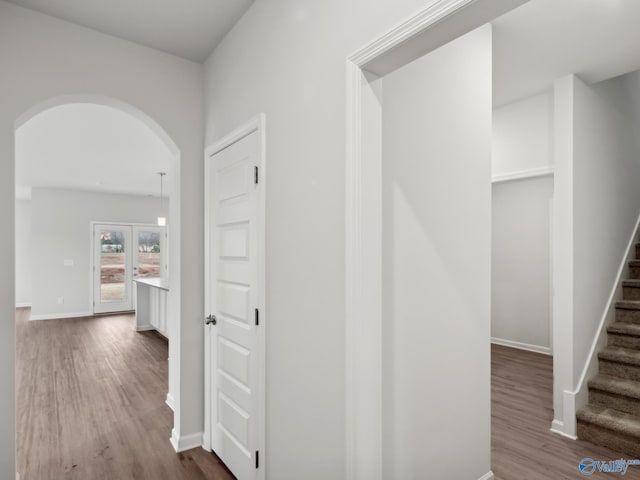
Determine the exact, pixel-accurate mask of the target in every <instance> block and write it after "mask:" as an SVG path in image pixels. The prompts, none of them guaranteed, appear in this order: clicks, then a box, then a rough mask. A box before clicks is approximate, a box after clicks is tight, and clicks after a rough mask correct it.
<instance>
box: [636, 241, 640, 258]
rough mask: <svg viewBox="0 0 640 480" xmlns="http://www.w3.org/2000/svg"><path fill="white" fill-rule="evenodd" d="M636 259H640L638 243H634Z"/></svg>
mask: <svg viewBox="0 0 640 480" xmlns="http://www.w3.org/2000/svg"><path fill="white" fill-rule="evenodd" d="M636 258H640V243H636Z"/></svg>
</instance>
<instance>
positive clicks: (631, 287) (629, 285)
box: [622, 279, 640, 300]
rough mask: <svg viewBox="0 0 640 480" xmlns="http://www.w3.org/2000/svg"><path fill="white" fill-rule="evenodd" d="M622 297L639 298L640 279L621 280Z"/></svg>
mask: <svg viewBox="0 0 640 480" xmlns="http://www.w3.org/2000/svg"><path fill="white" fill-rule="evenodd" d="M622 297H623V298H624V299H625V300H640V279H634V280H623V281H622Z"/></svg>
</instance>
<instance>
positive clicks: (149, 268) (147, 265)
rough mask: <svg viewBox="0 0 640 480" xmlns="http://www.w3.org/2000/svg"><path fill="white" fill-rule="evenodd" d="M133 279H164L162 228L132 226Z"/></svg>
mask: <svg viewBox="0 0 640 480" xmlns="http://www.w3.org/2000/svg"><path fill="white" fill-rule="evenodd" d="M133 239H134V249H135V253H134V258H133V277H134V278H166V276H167V275H166V262H165V255H166V252H165V229H164V227H151V226H134V227H133Z"/></svg>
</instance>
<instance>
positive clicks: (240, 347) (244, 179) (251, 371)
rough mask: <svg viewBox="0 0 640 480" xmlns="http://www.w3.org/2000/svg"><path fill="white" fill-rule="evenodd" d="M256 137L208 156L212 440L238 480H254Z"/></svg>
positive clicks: (256, 251)
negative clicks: (212, 320)
mask: <svg viewBox="0 0 640 480" xmlns="http://www.w3.org/2000/svg"><path fill="white" fill-rule="evenodd" d="M258 155H259V135H258V133H257V132H254V133H252V134H250V135H249V136H247V137H245V138H243V139H242V140H239V141H238V142H236V143H234V144H233V145H231V146H229V147H227V148H226V149H224V150H222V151H221V152H218V153H217V154H215V155H213V156H212V157H210V158H209V160H208V161H209V162H211V163H210V168H209V172H210V176H209V179H208V182H209V186H210V187H209V188H210V192H211V194H210V197H209V198H210V205H209V212H210V218H209V228H210V233H209V238H210V242H211V243H210V245H208V246H207V248H208V249H209V252H210V255H209V259H210V265H209V271H210V278H209V286H210V287H209V288H210V291H209V292H207V295H208V296H209V304H210V305H211V306H212V312H211V313H213V314H215V315H216V317H217V324H216V325H215V326H213V325H212V326H210V327H208V328H209V332H210V333H209V334H210V336H211V337H210V345H211V375H212V378H211V399H212V401H211V410H212V411H211V412H210V415H211V436H212V438H211V443H212V448H213V450H214V451H215V453H216V454H217V455H218V456H219V457H220V458H221V459H222V461H223V462H224V463H225V464H226V465H227V467H228V468H229V469H230V470H231V472H233V474H234V475H235V476H236V477H237V478H238V480H247V479H255V478H257V476H256V475H257V474H256V472H257V470H256V459H255V455H256V451H257V449H258V439H259V432H258V425H259V423H258V418H257V416H258V413H259V412H260V405H259V403H258V402H259V398H260V397H259V395H258V393H259V392H258V390H259V380H260V377H259V368H258V367H259V365H258V362H257V357H258V355H257V351H258V343H257V328H258V327H256V325H255V320H254V317H255V313H254V310H255V309H256V308H257V306H258V291H259V288H260V285H259V275H258V268H259V266H258V260H259V259H258V248H257V247H258V239H257V233H258V230H257V228H258V226H257V219H258V196H257V189H258V186H257V185H256V184H255V183H254V167H255V166H256V165H258V160H259V158H258Z"/></svg>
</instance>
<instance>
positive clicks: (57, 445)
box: [16, 309, 640, 480]
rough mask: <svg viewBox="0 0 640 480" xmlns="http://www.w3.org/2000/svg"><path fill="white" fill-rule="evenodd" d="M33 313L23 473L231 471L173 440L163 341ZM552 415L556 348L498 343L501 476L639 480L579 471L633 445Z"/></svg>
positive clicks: (497, 460)
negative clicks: (564, 424)
mask: <svg viewBox="0 0 640 480" xmlns="http://www.w3.org/2000/svg"><path fill="white" fill-rule="evenodd" d="M28 318H29V310H28V309H18V310H17V333H16V338H17V342H16V346H17V372H16V382H17V383H16V385H17V429H18V471H19V472H20V475H21V479H22V480H128V479H136V480H138V479H140V480H200V479H209V480H232V479H233V476H232V475H231V474H230V473H229V472H228V470H226V468H225V467H224V465H223V464H222V463H221V462H220V461H219V460H218V458H217V457H216V456H215V455H213V454H211V453H207V452H205V451H204V450H202V449H201V448H196V449H193V450H190V451H188V452H184V453H181V454H176V453H175V452H174V451H173V449H172V447H171V445H170V444H169V437H170V434H171V427H172V412H171V410H170V409H169V407H167V406H166V405H165V403H164V400H165V397H166V392H167V342H166V340H164V339H163V338H162V337H160V336H159V335H157V334H156V333H154V332H145V333H137V332H135V331H134V318H133V316H132V315H113V316H101V317H93V318H76V319H66V320H51V321H35V322H30V321H28ZM470 401H472V400H471V399H470ZM551 420H552V359H551V357H549V356H545V355H540V354H536V353H530V352H525V351H521V350H514V349H511V348H506V347H500V346H495V345H494V346H492V469H493V471H494V473H495V475H496V480H551V479H553V480H564V479H579V478H593V479H612V478H625V479H632V480H640V466H631V467H629V470H628V472H627V474H626V475H625V476H624V477H622V476H620V475H618V474H612V473H608V474H607V473H596V474H594V475H591V476H589V477H585V476H583V475H582V474H580V472H579V471H578V462H579V461H580V460H581V459H582V458H585V457H591V458H593V459H596V460H612V459H620V458H625V456H624V455H622V454H619V453H616V452H613V451H611V450H608V449H606V448H601V447H595V446H593V445H591V444H588V443H585V442H581V441H576V442H574V441H571V440H568V439H565V438H563V437H561V436H558V435H554V434H552V433H551V432H550V431H549V427H550V425H551ZM460 455H461V457H460V458H461V461H463V459H464V452H460ZM301 480H303V479H301ZM328 480H331V479H328ZM385 480H404V479H385ZM419 480H422V479H419ZM424 480H430V479H424ZM438 480H447V479H438ZM470 480H472V479H470Z"/></svg>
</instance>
